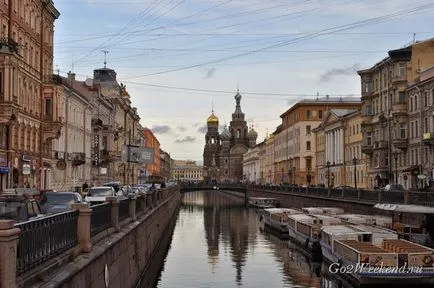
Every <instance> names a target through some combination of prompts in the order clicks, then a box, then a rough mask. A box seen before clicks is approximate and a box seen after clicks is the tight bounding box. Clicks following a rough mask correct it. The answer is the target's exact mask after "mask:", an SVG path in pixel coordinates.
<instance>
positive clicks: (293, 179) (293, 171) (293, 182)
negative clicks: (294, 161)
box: [292, 167, 295, 186]
mask: <svg viewBox="0 0 434 288" xmlns="http://www.w3.org/2000/svg"><path fill="white" fill-rule="evenodd" d="M292 184H294V186H295V167H292Z"/></svg>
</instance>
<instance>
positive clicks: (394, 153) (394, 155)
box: [393, 151, 398, 184]
mask: <svg viewBox="0 0 434 288" xmlns="http://www.w3.org/2000/svg"><path fill="white" fill-rule="evenodd" d="M393 158H394V160H395V184H398V151H393Z"/></svg>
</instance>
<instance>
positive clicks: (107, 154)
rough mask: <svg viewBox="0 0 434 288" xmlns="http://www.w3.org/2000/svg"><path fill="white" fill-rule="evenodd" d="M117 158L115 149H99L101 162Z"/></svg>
mask: <svg viewBox="0 0 434 288" xmlns="http://www.w3.org/2000/svg"><path fill="white" fill-rule="evenodd" d="M116 159H118V153H117V152H116V151H109V150H107V149H103V150H100V160H101V162H113V161H116Z"/></svg>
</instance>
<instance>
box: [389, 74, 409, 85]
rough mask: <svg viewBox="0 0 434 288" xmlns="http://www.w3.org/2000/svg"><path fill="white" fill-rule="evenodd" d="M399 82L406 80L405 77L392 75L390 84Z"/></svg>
mask: <svg viewBox="0 0 434 288" xmlns="http://www.w3.org/2000/svg"><path fill="white" fill-rule="evenodd" d="M401 82H404V83H405V82H407V77H406V76H405V75H393V77H392V84H399V83H401Z"/></svg>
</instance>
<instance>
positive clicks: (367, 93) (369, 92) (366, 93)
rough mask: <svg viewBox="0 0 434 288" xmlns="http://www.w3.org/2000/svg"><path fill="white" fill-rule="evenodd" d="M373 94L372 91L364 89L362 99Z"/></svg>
mask: <svg viewBox="0 0 434 288" xmlns="http://www.w3.org/2000/svg"><path fill="white" fill-rule="evenodd" d="M371 96H372V91H362V101H363V100H367V99H368V98H369V97H371Z"/></svg>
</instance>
